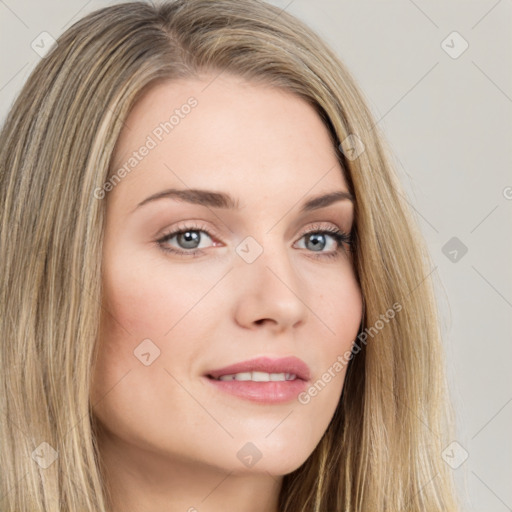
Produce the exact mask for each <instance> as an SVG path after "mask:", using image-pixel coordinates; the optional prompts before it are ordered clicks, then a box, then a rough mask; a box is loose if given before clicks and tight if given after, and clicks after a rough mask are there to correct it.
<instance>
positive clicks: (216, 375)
mask: <svg viewBox="0 0 512 512" xmlns="http://www.w3.org/2000/svg"><path fill="white" fill-rule="evenodd" d="M250 372H263V373H269V374H285V375H294V376H295V378H296V379H300V380H303V381H308V380H309V379H310V370H309V367H308V365H307V364H306V363H305V362H304V361H302V360H301V359H299V358H298V357H293V356H291V357H282V358H278V359H273V358H270V357H258V358H255V359H250V360H247V361H242V362H240V363H236V364H232V365H229V366H226V367H224V368H218V369H215V370H211V371H209V372H208V373H207V374H206V376H207V377H209V378H210V379H215V380H219V379H220V377H223V376H227V375H235V374H237V373H250Z"/></svg>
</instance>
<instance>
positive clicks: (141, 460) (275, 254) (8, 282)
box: [0, 0, 457, 512]
mask: <svg viewBox="0 0 512 512" xmlns="http://www.w3.org/2000/svg"><path fill="white" fill-rule="evenodd" d="M0 162H1V167H0V172H1V175H0V182H1V187H0V190H1V203H2V205H4V207H3V210H2V218H1V242H2V243H1V261H2V264H3V266H4V269H3V272H2V287H1V290H2V301H1V307H2V314H1V321H2V332H3V333H4V340H5V342H4V343H3V344H2V350H1V352H0V353H1V358H2V359H1V364H2V368H3V369H4V372H3V373H2V386H3V392H2V411H3V416H2V421H1V428H2V432H1V435H0V438H1V440H2V454H3V464H2V472H1V475H2V476H1V482H2V487H1V493H2V496H3V498H2V500H3V501H2V510H5V511H17V512H19V511H30V512H34V511H48V512H49V511H52V512H53V511H58V510H59V511H60V510H70V511H71V510H72V511H82V510H96V511H105V512H107V511H109V512H119V511H125V510H133V511H137V512H138V511H145V510H153V511H154V510H161V511H164V510H165V511H175V510H189V511H193V510H199V511H217V510H225V509H228V508H236V509H240V510H246V511H253V512H257V511H272V512H292V511H293V512H296V511H302V512H307V511H308V512H309V511H311V512H312V511H329V512H331V511H351V512H352V511H354V512H355V511H357V512H363V511H364V512H367V511H376V510H379V511H385V510H388V511H397V510H404V511H405V510H407V511H414V512H416V511H417V512H419V511H429V512H430V511H434V510H435V511H441V510H443V511H446V510H457V500H456V499H455V497H454V492H453V488H452V484H451V475H450V474H449V467H448V466H447V465H446V464H445V463H444V461H443V460H442V457H441V453H442V450H443V449H444V448H445V447H446V446H447V445H448V444H449V442H450V441H451V437H450V433H451V432H450V428H451V427H450V425H451V423H450V410H449V407H448V401H447V396H446V387H445V381H444V375H443V370H442V367H443V359H442V344H441V340H440V336H439V331H438V325H437V317H436V305H435V302H434V296H433V291H432V288H431V284H430V281H429V279H428V277H429V273H430V265H429V259H428V253H427V251H426V248H425V244H424V242H423V240H422V238H421V235H420V233H419V231H418V229H417V227H416V226H415V225H414V223H413V221H412V220H411V219H412V218H411V213H410V211H409V210H408V208H407V205H406V202H405V201H404V200H403V199H402V195H403V192H402V189H401V187H400V184H399V182H398V180H397V178H396V176H395V174H394V171H393V169H392V167H391V165H390V163H389V158H388V157H387V154H386V150H385V146H384V143H383V141H382V137H381V135H380V134H379V133H378V132H377V129H376V128H375V127H374V122H373V121H372V118H371V115H370V112H369V110H368V108H367V107H366V105H365V103H364V101H363V99H362V97H361V94H360V93H359V91H358V89H357V87H356V86H355V84H354V81H353V79H352V78H351V77H350V75H349V74H348V72H347V71H346V69H345V68H344V66H343V65H342V64H341V63H340V62H339V60H338V58H337V57H336V56H335V55H334V53H333V52H332V51H331V50H330V49H329V48H328V47H327V46H326V45H325V43H323V42H322V41H321V40H320V39H319V38H318V37H317V36H316V35H315V34H314V33H312V32H311V30H310V29H308V28H307V27H306V26H304V24H302V23H301V22H299V21H298V20H297V19H295V18H294V17H292V16H291V15H289V14H287V13H286V12H284V11H280V10H279V9H277V8H276V7H273V6H271V5H268V4H265V3H263V2H259V1H254V0H243V1H240V0H218V1H217V0H213V1H212V0H193V1H186V0H177V1H172V2H167V3H163V4H162V5H160V6H158V7H155V6H151V5H148V4H145V3H142V2H133V3H126V4H120V5H113V6H111V7H107V8H104V9H101V10H99V11H96V12H94V13H92V14H90V15H88V16H86V17H85V18H83V19H82V20H80V21H79V22H77V23H76V24H75V25H74V26H72V27H71V28H70V29H69V30H68V31H66V32H65V33H64V34H63V35H62V36H61V37H60V38H59V39H58V41H57V45H56V46H55V47H54V48H53V49H52V50H51V51H50V52H49V53H48V54H47V55H46V56H45V58H44V59H43V60H42V61H41V63H40V64H39V65H38V66H37V68H36V69H35V70H34V72H33V73H32V75H31V76H30V78H29V80H28V81H27V83H26V85H25V87H24V88H23V90H22V91H21V93H20V95H19V97H18V99H17V101H16V102H15V104H14V106H13V108H12V110H11V112H10V114H9V116H8V118H7V121H6V123H5V126H4V127H3V131H2V134H1V145H0Z"/></svg>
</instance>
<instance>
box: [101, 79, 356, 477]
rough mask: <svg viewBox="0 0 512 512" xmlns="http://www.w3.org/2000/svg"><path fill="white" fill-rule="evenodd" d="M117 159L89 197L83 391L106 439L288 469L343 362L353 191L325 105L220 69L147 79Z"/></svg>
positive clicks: (323, 415)
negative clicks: (92, 308) (90, 255)
mask: <svg viewBox="0 0 512 512" xmlns="http://www.w3.org/2000/svg"><path fill="white" fill-rule="evenodd" d="M212 80H213V82H212ZM191 97H193V99H190V98H191ZM166 123H167V124H166ZM144 148H145V149H144ZM125 164H126V166H125ZM123 166H125V172H122V171H121V172H117V170H118V169H120V168H122V167H123ZM113 169H114V170H115V171H116V174H117V175H118V177H119V178H120V179H118V180H116V181H112V183H113V185H106V186H105V188H104V190H109V188H112V190H110V191H108V193H107V194H106V196H105V198H104V199H98V200H104V201H107V224H106V231H105V244H104V252H103V276H102V278H103V286H104V287H103V293H104V296H103V302H102V304H103V308H102V311H103V318H102V324H101V336H100V339H99V344H100V345H99V358H98V361H97V365H96V367H95V369H94V370H95V371H94V375H93V387H92V391H91V402H92V406H93V411H94V413H95V416H96V418H97V419H99V421H100V425H101V426H102V428H103V429H104V430H105V432H107V433H108V439H109V441H110V442H112V443H115V444H116V445H117V446H119V447H122V450H123V451H124V452H125V453H129V452H130V450H131V449H133V450H134V452H135V451H136V452H137V453H138V454H139V455H140V454H143V453H148V454H149V453H151V454H152V456H154V455H155V454H158V456H159V457H160V458H161V459H162V460H168V461H169V462H170V463H173V462H176V463H178V462H180V461H181V462H187V463H192V464H204V465H208V466H214V467H216V468H221V469H223V470H226V471H235V472H248V471H252V472H268V473H270V474H274V475H283V474H286V473H289V472H291V471H293V470H294V469H296V468H298V467H299V466H300V465H301V464H302V463H303V462H304V461H305V460H306V459H307V457H308V456H309V455H310V454H311V453H312V451H313V450H314V448H315V446H316V445H317V444H318V442H319V441H320V439H321V437H322V435H323V434H324V432H325V430H326V429H327V427H328V425H329V422H330V420H331V418H332V416H333V414H334V411H335V408H336V405H337V404H338V401H339V398H340V395H341V391H342V387H343V380H344V377H345V370H346V368H345V367H343V368H342V369H340V365H339V363H338V365H336V364H335V363H336V362H337V361H339V360H340V358H339V356H342V355H343V354H344V353H345V352H346V351H347V350H350V349H351V347H352V343H353V340H354V339H355V337H356V336H357V332H358V327H359V325H360V322H361V315H362V297H361V292H360V288H359V285H358V282H357V280H356V278H355V273H354V268H353V261H352V257H351V255H350V253H349V252H348V247H347V245H346V243H345V242H343V241H337V238H336V235H335V233H336V232H337V231H341V232H345V233H350V230H351V227H352V223H353V204H352V202H351V201H350V200H349V199H346V198H345V199H343V193H344V192H348V188H347V184H346V182H345V181H344V178H343V176H342V170H341V167H340V165H339V163H338V161H337V159H336V156H335V152H334V148H333V146H332V143H331V141H330V139H329V135H328V132H327V130H326V128H325V127H324V125H323V123H322V121H321V119H320V118H319V117H318V115H317V114H316V113H315V111H314V109H313V108H312V107H311V106H309V105H308V104H307V103H306V102H304V101H303V100H302V99H300V98H298V97H296V96H294V95H292V94H290V93H287V92H283V91H279V90H277V89H274V88H269V87H265V86H262V85H255V84H248V83H247V82H245V81H242V80H241V79H239V78H236V77H233V76H231V75H227V74H226V73H223V74H222V75H220V76H219V77H218V78H216V79H214V76H213V75H212V76H207V77H206V78H204V81H203V80H195V81H192V80H190V81H179V82H166V83H160V84H158V85H157V86H155V87H153V88H152V89H150V90H149V91H148V92H147V93H146V94H145V95H144V96H143V97H142V98H141V99H140V100H139V102H138V103H137V104H136V106H135V108H134V109H133V110H132V112H131V113H130V115H129V117H128V119H127V122H126V125H125V127H124V129H123V132H122V134H121V137H120V139H119V142H118V145H117V146H116V151H115V155H114V164H113ZM170 189H174V190H175V191H179V192H176V193H174V194H168V195H161V197H160V198H153V199H148V198H151V197H152V196H155V195H158V194H162V193H163V192H165V191H168V190H170ZM206 191H208V192H206ZM333 192H341V193H342V194H341V195H340V196H339V197H338V199H337V200H330V201H329V200H324V201H322V200H318V201H316V202H313V203H309V202H310V201H311V200H312V199H315V198H318V197H319V196H322V195H326V194H332V193H333ZM220 194H222V196H220ZM228 195H229V197H230V198H232V202H233V204H230V202H231V200H227V199H226V197H227V196H228ZM340 197H341V199H340ZM331 199H332V198H331ZM308 203H309V207H305V206H306V205H308ZM180 230H181V231H182V232H183V233H182V234H178V235H176V234H174V235H173V234H172V233H173V232H176V231H180ZM308 232H309V234H308ZM258 358H266V359H263V360H260V361H259V363H260V364H256V363H253V362H251V360H254V359H258ZM282 358H287V359H283V360H282V361H279V360H280V359H282ZM290 358H297V359H299V360H301V361H302V363H300V361H297V360H296V359H290ZM246 361H249V363H246V364H242V365H241V366H240V367H238V368H227V369H225V368H226V367H229V366H232V365H235V364H238V363H244V362H246ZM269 361H270V363H271V364H269ZM223 369H224V370H223ZM216 370H220V371H216ZM253 372H254V373H253ZM326 372H329V373H330V378H327V377H325V375H324V374H325V373H326ZM234 374H235V375H237V377H236V380H227V379H232V378H233V377H232V375H234ZM287 374H288V375H287ZM290 374H295V375H296V377H295V378H294V377H293V375H290ZM308 374H309V375H308ZM212 375H213V376H216V377H217V378H219V377H220V376H221V375H224V378H223V379H222V380H220V379H219V380H215V379H213V378H211V376H212ZM226 375H227V376H226ZM229 375H231V377H230V376H229ZM299 377H300V378H299ZM283 378H284V379H285V380H282V379H283ZM239 379H241V380H239ZM244 379H250V380H244ZM261 379H262V380H261ZM266 379H270V381H268V382H266V381H265V380H266ZM286 379H288V380H286ZM318 382H320V384H319V383H318ZM315 383H316V388H315V389H316V392H315V391H313V392H311V393H309V392H308V390H309V389H310V388H311V386H314V385H315ZM299 397H302V399H300V398H299ZM138 464H140V466H139V467H141V468H142V467H143V465H144V463H143V461H141V460H139V461H138Z"/></svg>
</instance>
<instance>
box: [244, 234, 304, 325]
mask: <svg viewBox="0 0 512 512" xmlns="http://www.w3.org/2000/svg"><path fill="white" fill-rule="evenodd" d="M259 239H260V240H261V242H260V241H259V240H256V238H255V237H253V236H248V237H246V238H245V239H244V240H242V242H241V243H240V244H239V245H238V246H237V248H236V252H237V256H238V258H237V259H238V261H237V262H236V264H235V269H236V271H235V274H236V277H235V279H236V283H237V287H238V294H237V298H238V307H237V315H238V317H239V318H238V320H239V323H245V324H250V323H254V322H258V321H261V320H263V319H267V320H273V321H274V322H275V323H278V324H282V325H289V326H293V325H295V324H297V323H298V322H299V321H301V320H303V319H304V317H305V314H306V308H305V304H304V302H303V301H302V299H301V297H300V278H299V276H298V274H297V271H296V270H295V269H294V266H293V262H292V261H291V259H290V252H289V251H290V249H289V248H287V247H286V246H285V245H284V244H283V241H282V239H281V238H280V236H278V235H277V234H276V233H274V234H263V235H259Z"/></svg>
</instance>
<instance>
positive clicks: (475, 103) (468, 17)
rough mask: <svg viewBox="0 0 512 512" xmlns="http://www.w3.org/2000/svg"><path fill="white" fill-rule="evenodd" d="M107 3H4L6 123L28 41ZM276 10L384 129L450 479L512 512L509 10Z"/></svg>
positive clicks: (504, 5)
mask: <svg viewBox="0 0 512 512" xmlns="http://www.w3.org/2000/svg"><path fill="white" fill-rule="evenodd" d="M109 3H115V2H106V1H89V2H86V1H85V0H68V1H61V2H59V1H56V0H52V1H50V0H46V1H43V2H36V1H27V0H24V1H17V2H15V1H14V0H3V1H1V2H0V45H1V48H2V51H1V67H0V120H1V121H3V119H4V118H5V115H6V113H7V111H8V109H9V107H10V105H11V103H12V101H13V99H14V97H15V96H16V94H17V93H18V91H19V90H20V88H21V86H22V84H23V82H24V81H25V80H26V78H27V77H28V74H29V72H30V70H31V69H32V68H33V67H34V66H35V64H36V63H37V62H38V60H39V58H40V57H39V56H38V54H37V53H36V52H35V51H34V50H33V49H32V48H31V44H32V41H34V40H36V41H38V40H40V38H39V39H37V36H38V35H39V34H40V33H41V32H43V31H45V32H48V33H49V34H51V35H52V36H54V37H58V36H59V35H60V34H61V33H62V32H63V30H65V29H66V28H68V27H69V26H70V25H71V23H72V22H74V21H76V20H77V19H78V18H80V17H82V16H83V15H85V14H87V13H88V12H91V11H92V10H95V9H97V8H99V7H103V6H105V5H108V4H109ZM272 3H274V4H275V5H278V6H279V7H281V8H283V9H286V10H287V11H289V12H291V13H292V14H295V15H297V16H298V17H299V18H302V19H303V20H304V21H306V22H307V23H308V24H309V25H310V26H311V27H313V28H314V29H316V30H317V32H318V33H319V34H320V35H321V36H323V37H324V39H325V40H327V42H328V43H330V44H331V46H332V47H333V48H334V49H335V50H336V51H337V53H338V54H339V55H340V57H341V58H342V60H343V61H344V62H345V63H346V65H347V66H348V68H349V69H350V70H351V72H352V73H353V75H354V76H355V78H356V80H357V81H358V83H359V86H360V87H361V89H362V90H363V93H364V94H365V96H366V98H367V100H368V102H369V104H370V108H371V109H372V111H373V112H374V115H375V117H376V119H377V120H380V121H379V123H378V124H379V126H380V127H381V128H382V129H383V130H384V133H385V135H386V136H387V138H388V140H389V142H390V144H391V147H392V150H393V151H394V153H395V156H396V165H397V167H398V170H399V172H400V176H401V179H402V182H403V183H404V185H405V187H406V190H407V192H408V194H409V201H410V202H411V204H412V205H413V207H414V209H415V211H416V212H417V219H418V222H419V225H420V227H421V229H422V231H423V233H424V235H425V237H426V239H427V241H428V244H429V247H430V250H431V253H432V257H433V261H434V268H433V272H432V274H431V275H430V277H429V279H433V280H434V283H435V285H436V289H437V292H438V296H439V300H440V307H441V310H442V314H443V316H442V319H443V325H442V329H443V335H444V338H445V343H446V351H447V358H448V361H447V371H448V375H449V378H450V386H451V393H452V397H453V400H454V402H455V406H456V411H457V417H458V422H459V428H458V435H457V439H456V440H455V441H456V442H457V443H458V444H457V445H454V446H455V448H454V447H450V448H449V449H448V450H447V451H446V453H445V454H444V455H445V459H446V460H447V461H448V462H450V463H451V464H452V465H453V466H456V465H457V464H459V463H460V462H461V461H462V460H463V458H464V456H465V454H466V452H467V455H468V458H467V460H465V461H464V462H463V463H462V464H461V465H460V466H459V467H457V468H456V469H453V471H454V473H455V477H456V481H457V484H458V485H459V488H460V490H461V492H462V493H463V494H464V495H465V502H466V510H468V511H485V512H493V511H496V512H502V511H506V510H512V486H511V485H510V482H511V481H512V479H511V477H512V468H511V462H510V461H511V460H512V443H511V442H510V440H511V435H510V431H511V426H512V376H511V371H510V363H511V361H512V357H511V356H512V344H511V341H512V335H511V334H512V322H511V319H512V315H511V313H512V279H511V274H512V271H511V264H512V242H511V222H510V221H511V217H512V172H511V162H512V150H511V141H512V123H511V114H512V76H511V75H512V73H511V63H512V55H511V51H512V44H511V42H512V41H511V34H512V30H511V29H512V23H511V22H512V5H511V2H510V0H498V1H496V0H485V1H484V0H478V1H477V0H474V1H471V2H469V1H454V0H449V1H437V2H433V1H430V2H427V1H425V0H423V1H420V0H415V1H413V0H393V1H386V2H384V1H377V0H373V1H369V0H360V1H356V0H342V1H339V0H338V1H336V0H316V1H314V2H313V1H312V0H292V1H291V2H290V0H286V1H281V0H274V1H273V2H272ZM454 31H456V32H457V33H458V34H459V35H453V32H454ZM443 41H445V42H444V43H443ZM464 41H465V42H464ZM465 44H467V45H468V47H467V49H466V50H465V51H464V52H463V53H461V54H460V55H458V53H459V52H460V51H461V50H462V49H463V48H464V46H465ZM450 54H451V55H450ZM452 239H454V240H452ZM450 240H452V241H451V242H450ZM447 244H448V245H447ZM463 250H467V252H466V253H465V254H463ZM453 251H456V252H453ZM455 256H456V261H452V260H453V258H454V257H455ZM507 432H508V434H507ZM452 448H454V449H453V450H452ZM425 483H427V482H425Z"/></svg>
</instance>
